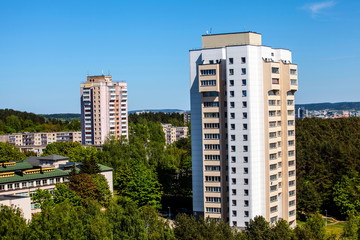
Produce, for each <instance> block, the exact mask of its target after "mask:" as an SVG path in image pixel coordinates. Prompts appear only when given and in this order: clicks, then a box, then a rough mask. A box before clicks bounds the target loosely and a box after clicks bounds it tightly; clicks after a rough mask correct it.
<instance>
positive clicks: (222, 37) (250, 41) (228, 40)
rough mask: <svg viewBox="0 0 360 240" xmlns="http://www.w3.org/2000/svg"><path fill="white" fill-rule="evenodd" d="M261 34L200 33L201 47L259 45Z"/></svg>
mask: <svg viewBox="0 0 360 240" xmlns="http://www.w3.org/2000/svg"><path fill="white" fill-rule="evenodd" d="M261 44H262V43H261V34H259V33H255V32H237V33H221V34H209V35H202V47H203V48H220V47H226V46H234V45H257V46H260V45H261Z"/></svg>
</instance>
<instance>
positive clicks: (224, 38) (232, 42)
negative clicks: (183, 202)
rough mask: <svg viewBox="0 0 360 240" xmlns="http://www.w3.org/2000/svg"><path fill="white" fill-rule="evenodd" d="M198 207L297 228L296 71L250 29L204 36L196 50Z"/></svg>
mask: <svg viewBox="0 0 360 240" xmlns="http://www.w3.org/2000/svg"><path fill="white" fill-rule="evenodd" d="M190 78H191V79H190V80H191V82H190V83H191V90H190V92H191V116H192V121H191V127H192V128H191V131H192V159H193V208H194V209H193V210H194V212H195V214H199V215H204V216H205V217H210V218H214V219H220V218H221V219H223V220H225V221H228V222H229V224H230V225H231V226H238V227H245V226H246V225H247V224H248V222H249V220H250V219H251V218H254V217H255V216H257V215H261V216H264V217H265V218H266V220H268V221H269V222H271V223H274V222H276V221H277V220H278V219H280V218H283V219H285V220H287V221H289V223H290V224H291V226H295V224H296V222H295V218H296V216H295V212H296V209H295V208H296V207H295V206H296V197H295V191H296V189H295V185H296V184H295V176H296V174H295V115H294V106H295V102H294V101H295V99H294V93H295V92H296V91H297V66H296V65H295V64H292V59H291V52H290V51H289V50H285V49H274V48H271V47H267V46H263V45H261V35H260V34H258V33H252V32H245V33H233V34H219V35H204V36H203V48H202V49H200V50H192V51H190Z"/></svg>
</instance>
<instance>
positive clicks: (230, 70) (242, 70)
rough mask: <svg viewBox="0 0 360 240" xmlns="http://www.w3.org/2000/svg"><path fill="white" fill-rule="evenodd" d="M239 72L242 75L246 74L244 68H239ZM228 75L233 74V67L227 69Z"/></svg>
mask: <svg viewBox="0 0 360 240" xmlns="http://www.w3.org/2000/svg"><path fill="white" fill-rule="evenodd" d="M241 74H242V75H245V74H246V68H241ZM229 75H234V69H233V68H230V69H229Z"/></svg>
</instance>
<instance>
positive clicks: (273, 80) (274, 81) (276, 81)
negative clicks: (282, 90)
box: [271, 78, 279, 84]
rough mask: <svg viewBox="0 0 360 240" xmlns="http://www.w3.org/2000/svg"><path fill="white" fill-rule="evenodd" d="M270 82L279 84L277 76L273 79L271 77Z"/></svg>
mask: <svg viewBox="0 0 360 240" xmlns="http://www.w3.org/2000/svg"><path fill="white" fill-rule="evenodd" d="M271 83H272V84H279V79H278V78H273V79H271Z"/></svg>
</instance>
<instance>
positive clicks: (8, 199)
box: [0, 195, 31, 221]
mask: <svg viewBox="0 0 360 240" xmlns="http://www.w3.org/2000/svg"><path fill="white" fill-rule="evenodd" d="M0 205H5V206H8V207H16V208H19V209H20V210H21V211H22V216H23V217H24V218H25V219H26V220H27V221H29V220H30V219H31V199H30V197H29V196H18V195H0Z"/></svg>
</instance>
